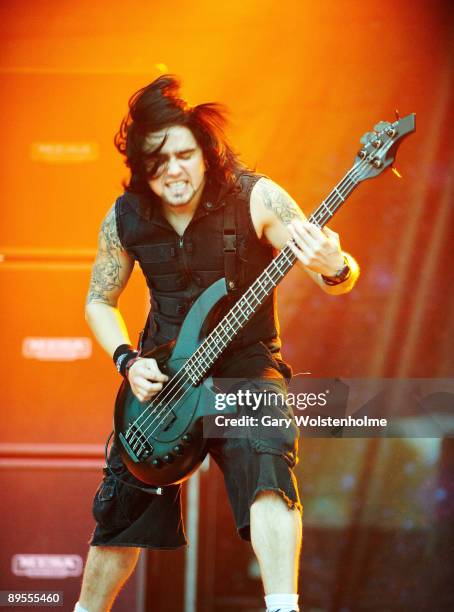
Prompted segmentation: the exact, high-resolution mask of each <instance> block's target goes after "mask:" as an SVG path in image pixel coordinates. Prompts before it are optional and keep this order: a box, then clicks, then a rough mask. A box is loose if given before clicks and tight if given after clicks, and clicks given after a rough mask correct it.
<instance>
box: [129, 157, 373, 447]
mask: <svg viewBox="0 0 454 612" xmlns="http://www.w3.org/2000/svg"><path fill="white" fill-rule="evenodd" d="M363 163H364V160H362V162H359V163H358V164H356V165H355V166H353V167H352V168H351V169H350V170H349V171H348V172H347V173H346V175H345V176H344V178H343V179H342V180H341V181H340V182H339V183H338V186H336V187H335V188H334V189H333V192H336V193H337V196H338V198H339V199H340V200H341V201H344V200H345V198H344V197H343V195H345V194H344V191H345V193H347V191H348V190H349V189H350V190H352V189H353V188H354V187H355V186H356V184H357V179H358V175H357V171H358V170H359V169H360V166H361V165H363ZM355 174H356V176H355ZM347 181H349V182H351V183H352V185H345V184H344V183H346V182H347ZM338 187H339V188H340V189H341V191H342V192H343V195H341V194H340V192H339V189H338ZM330 198H331V199H330ZM332 200H336V197H335V196H334V193H333V195H332V196H329V197H328V198H326V200H324V201H323V202H322V204H321V205H320V206H319V208H318V209H317V211H316V212H315V213H314V215H312V216H311V218H310V220H311V221H312V222H315V223H316V225H318V226H319V227H320V223H321V224H322V225H323V224H324V223H326V221H327V220H329V218H330V217H332V216H333V212H332V211H333V210H335V208H334V209H331V208H330V207H329V205H330V204H332ZM321 206H324V207H325V208H326V210H327V213H323V212H322V210H320V208H321ZM317 213H318V215H320V219H317ZM320 213H321V214H320ZM326 214H328V217H327V218H326V219H325V218H324V217H326ZM287 248H288V247H287ZM281 253H282V251H281ZM288 256H290V258H291V261H290V267H289V268H288V269H287V270H285V271H284V273H283V274H282V270H281V269H278V270H277V272H278V277H277V278H278V280H279V277H280V278H283V276H285V274H286V273H287V272H288V270H289V269H290V268H291V267H292V266H293V264H294V261H295V259H296V257H295V256H294V255H293V252H290V253H289V254H285V257H286V259H287V257H288ZM278 259H279V257H276V258H275V260H274V262H276V261H277V260H278ZM286 263H287V264H288V261H287V262H286ZM275 272H276V270H273V272H272V273H273V274H274V273H275ZM265 273H266V276H269V275H268V273H267V269H265V270H264V271H263V272H262V274H261V275H260V276H259V277H258V279H257V280H256V281H255V282H254V285H255V284H256V283H257V282H259V284H260V286H261V290H262V291H263V292H264V295H267V290H266V289H265V290H264V289H263V286H262V283H261V277H262V276H265ZM271 281H272V284H274V282H275V281H274V280H273V279H271ZM254 285H253V286H254ZM248 292H249V290H248V291H247V292H246V293H248ZM252 293H253V292H252ZM245 295H246V294H245ZM245 295H243V296H242V298H243V299H244V298H245ZM253 296H254V297H255V298H256V299H257V296H256V295H255V294H254V293H253ZM261 299H262V297H261V296H260V297H259V300H258V304H259V305H260V303H261V301H260V300H261ZM244 301H245V302H246V303H247V301H248V300H247V299H244ZM239 303H241V300H239V302H237V304H236V305H234V306H233V307H232V310H231V311H229V313H228V314H230V313H231V312H232V311H233V310H234V309H235V307H236V306H237V305H238V304H239ZM235 319H236V317H235ZM236 320H237V319H236ZM217 327H222V321H221V323H220V324H219V325H218V326H217ZM240 329H241V324H240V326H239V327H238V329H236V330H235V329H234V333H235V334H236V333H237V332H238V331H239V330H240ZM222 331H225V330H222ZM218 335H219V334H218ZM218 340H221V342H222V339H221V338H218ZM207 341H208V338H206V339H205V341H204V342H203V343H202V344H201V345H200V346H199V347H198V349H197V350H196V351H195V352H194V354H193V355H192V357H191V358H190V359H193V358H194V357H196V354H197V353H198V352H203V351H202V349H203V348H204V346H203V345H204V344H205V343H207ZM229 342H230V340H228V341H227V344H228V343H229ZM227 344H226V345H225V346H227ZM225 346H223V347H222V349H221V353H222V350H223V349H224V348H225ZM216 348H218V347H216ZM199 357H200V356H197V357H196V359H195V361H197V359H198V358H199ZM218 357H219V355H218V356H216V357H215V359H217V358H218ZM203 365H206V364H201V363H200V362H199V367H202V371H201V372H199V373H198V374H199V375H200V374H202V375H203V374H204V372H203ZM209 367H211V366H210V365H209ZM195 370H197V367H196V368H195ZM193 373H194V372H193ZM196 373H197V372H196ZM179 374H181V376H180V377H179V378H180V380H178V375H179ZM185 375H188V376H189V378H191V372H190V368H187V363H186V364H185V365H184V366H182V368H181V369H180V370H179V371H178V372H177V373H176V374H175V375H174V377H173V379H172V381H171V382H172V383H173V386H172V387H171V388H170V389H169V390H167V389H166V391H168V392H167V393H166V394H165V395H164V397H158V398H155V399H154V401H152V402H151V403H150V404H149V406H147V407H146V408H145V409H144V410H143V412H142V414H141V415H139V417H138V418H137V419H136V421H135V422H134V424H133V425H135V426H136V427H140V428H141V431H140V434H139V435H143V436H146V435H147V433H148V430H149V429H150V427H152V426H153V424H154V423H155V422H156V420H157V419H159V417H160V414H161V413H162V411H163V410H164V411H165V407H164V408H163V409H161V410H160V411H159V412H158V414H157V415H156V418H154V419H152V422H151V423H150V424H148V426H147V428H146V429H145V430H144V431H143V430H142V427H143V426H144V425H145V424H146V422H147V421H148V419H149V418H150V417H152V416H153V415H154V413H155V412H156V410H157V409H158V408H159V403H160V402H163V401H167V402H168V401H169V399H168V396H169V394H171V393H172V392H173V391H174V389H175V386H176V385H177V384H178V383H180V382H181V380H182V379H184V377H185ZM190 388H191V387H189V389H186V391H184V389H183V388H181V386H180V388H179V389H177V391H176V394H178V393H179V392H181V391H184V392H183V395H182V396H181V397H180V398H178V399H176V400H175V403H174V405H173V406H172V410H173V409H174V408H175V404H177V403H178V402H180V401H181V400H182V399H183V397H184V396H185V395H186V393H187V392H188V391H189V390H190ZM156 399H158V400H159V401H158V403H157V404H156V405H155V406H154V409H153V410H152V411H151V412H150V413H149V414H148V415H146V416H145V417H144V413H145V410H148V409H149V408H150V407H151V406H153V404H154V403H155V402H156ZM167 415H168V413H167V414H166V415H165V416H164V418H163V419H161V421H160V422H159V423H158V425H157V426H156V428H155V429H154V430H153V432H152V433H151V435H153V433H154V432H155V431H156V429H157V428H158V427H159V426H160V425H161V424H162V422H163V421H164V420H165V418H166V417H167ZM141 417H144V421H143V422H142V423H140V425H139V424H138V422H139V420H140V419H141ZM134 433H135V435H134ZM134 433H133V435H132V436H131V440H130V441H131V442H132V443H133V444H134V446H135V447H136V446H137V444H139V445H140V446H143V445H142V443H141V442H140V440H139V439H137V433H138V432H134ZM134 438H136V439H135V440H134Z"/></svg>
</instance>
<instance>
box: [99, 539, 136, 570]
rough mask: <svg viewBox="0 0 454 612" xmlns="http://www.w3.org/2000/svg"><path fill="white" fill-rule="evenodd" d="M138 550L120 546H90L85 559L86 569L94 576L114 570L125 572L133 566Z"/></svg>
mask: <svg viewBox="0 0 454 612" xmlns="http://www.w3.org/2000/svg"><path fill="white" fill-rule="evenodd" d="M139 553H140V548H130V547H120V546H92V547H91V549H90V552H89V555H88V559H87V568H90V569H91V571H92V572H93V573H95V574H104V573H109V572H111V571H112V570H113V569H114V568H115V569H116V570H117V571H118V570H126V569H128V568H129V567H131V566H133V565H135V563H136V561H137V558H138V556H139Z"/></svg>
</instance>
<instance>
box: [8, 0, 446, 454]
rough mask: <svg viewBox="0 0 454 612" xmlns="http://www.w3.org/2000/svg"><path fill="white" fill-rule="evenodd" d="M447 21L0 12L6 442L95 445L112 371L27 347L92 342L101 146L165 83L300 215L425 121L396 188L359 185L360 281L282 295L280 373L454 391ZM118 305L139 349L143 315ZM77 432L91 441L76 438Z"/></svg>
mask: <svg viewBox="0 0 454 612" xmlns="http://www.w3.org/2000/svg"><path fill="white" fill-rule="evenodd" d="M449 4H450V3H442V2H437V1H433V2H427V1H424V0H414V1H413V2H412V3H411V5H410V4H409V3H408V2H404V1H397V2H396V1H389V0H384V1H381V2H379V3H369V4H368V3H364V2H359V1H355V0H344V1H343V2H321V3H313V2H308V1H296V0H293V1H287V2H275V1H270V0H262V1H261V2H256V1H251V0H241V1H239V0H234V1H232V2H229V3H228V4H225V3H213V2H212V1H210V2H208V1H207V0H202V1H199V2H197V3H194V2H188V1H173V2H145V0H143V1H142V0H131V1H130V2H128V3H123V2H119V1H118V0H115V1H110V2H107V1H103V2H91V1H90V2H89V1H88V0H74V1H73V2H61V1H57V0H41V1H40V2H39V3H37V2H34V1H32V0H22V1H19V0H11V1H9V2H3V3H1V6H0V34H1V43H0V44H1V48H2V53H1V59H0V78H1V80H2V84H3V88H2V90H3V95H2V97H1V99H0V106H1V113H2V117H3V121H2V124H3V125H2V128H3V134H4V136H5V138H4V139H3V147H2V157H3V161H2V165H1V179H2V191H3V198H2V200H3V201H2V224H1V230H0V245H1V252H2V253H3V255H4V259H3V261H2V263H1V265H0V274H1V286H2V292H3V300H2V323H3V328H4V331H3V343H4V350H3V351H1V360H2V366H1V367H2V371H3V372H4V373H7V374H8V375H7V376H6V377H5V383H4V389H3V400H4V404H5V407H6V408H7V409H8V411H9V415H10V416H9V418H8V420H7V423H6V424H5V426H4V431H3V439H4V440H6V441H11V442H34V441H41V442H55V441H59V442H73V441H80V442H82V441H83V442H100V441H102V440H103V439H104V435H105V432H106V431H107V430H108V429H109V426H110V420H111V406H112V400H113V397H114V389H115V385H116V383H117V377H116V373H115V372H114V371H113V368H112V365H111V363H110V360H109V359H108V358H107V357H106V356H105V355H104V354H102V352H101V349H99V348H97V347H96V346H94V345H93V352H92V355H91V357H89V358H80V359H76V360H72V361H60V360H42V359H37V358H36V357H33V356H26V355H24V348H23V347H24V340H25V339H27V338H28V339H30V338H38V339H39V338H48V339H49V338H50V339H55V338H62V337H64V338H87V337H90V333H89V331H88V329H87V327H86V325H85V322H84V320H83V304H84V299H85V294H86V287H87V284H88V279H89V269H90V263H91V261H92V259H93V256H94V250H95V246H96V237H97V230H98V227H99V224H100V222H101V219H102V217H103V216H104V214H105V212H106V210H107V209H108V207H109V206H110V205H111V203H112V202H113V200H114V198H115V197H116V196H117V195H118V194H119V193H120V192H121V179H122V178H124V177H125V176H126V172H125V168H124V166H123V164H122V160H121V158H120V157H119V155H118V154H117V152H116V151H115V149H114V147H113V144H112V139H113V134H114V132H115V131H116V129H117V127H118V125H119V122H120V120H121V117H122V116H123V114H124V113H125V111H126V108H127V106H126V103H127V99H128V98H129V96H130V95H131V94H132V93H133V92H134V91H135V90H136V89H138V88H139V87H141V86H143V85H145V84H147V83H148V82H150V81H151V80H153V79H154V78H155V77H157V76H158V75H159V74H160V73H162V72H166V71H169V72H172V73H175V74H177V75H179V76H181V77H182V79H183V83H184V90H183V93H184V95H185V96H186V97H187V98H188V99H189V101H190V102H191V103H198V102H203V101H209V100H216V101H221V102H224V103H225V104H226V105H227V106H228V107H229V108H230V110H231V119H232V123H231V129H230V138H231V140H232V142H233V143H234V145H235V148H236V149H237V150H238V151H240V152H241V153H242V157H243V159H244V161H245V162H246V163H248V164H249V165H250V166H252V167H254V168H256V169H257V170H258V171H260V172H263V173H265V174H268V175H269V176H271V177H272V178H273V179H275V180H276V181H277V182H279V183H280V184H281V185H282V186H284V187H285V188H286V189H287V190H288V191H289V192H290V193H291V194H292V195H293V196H294V197H295V198H296V199H297V201H298V202H299V203H300V204H301V207H302V208H303V210H304V211H305V212H306V213H307V214H309V213H310V212H311V211H312V210H313V209H314V208H315V207H316V206H317V205H318V204H319V202H320V201H321V200H322V198H323V197H324V196H325V195H326V194H327V193H328V192H329V191H330V190H331V188H332V186H334V184H335V183H336V182H337V181H338V180H339V179H340V178H341V176H343V174H344V173H345V171H346V170H347V169H348V168H349V167H350V166H351V164H352V163H353V159H354V155H355V152H356V150H357V149H358V147H359V143H358V139H359V137H360V136H361V135H362V134H363V133H364V132H366V131H368V130H370V129H371V128H372V126H373V125H374V124H375V123H376V122H377V121H378V120H379V119H393V118H394V109H395V108H398V109H399V110H400V112H401V114H402V115H405V114H407V113H410V112H416V114H417V133H416V135H413V136H411V138H410V139H409V140H408V141H406V142H405V144H404V146H403V147H402V149H401V151H400V153H399V158H398V160H397V167H398V168H399V170H400V172H401V173H402V174H403V179H402V180H398V179H397V178H396V177H395V176H394V175H393V174H391V173H386V174H385V175H383V176H381V177H380V178H378V179H377V180H375V181H368V182H366V183H364V184H362V185H361V186H360V188H359V189H358V190H357V191H356V192H355V193H354V195H353V196H352V198H351V200H350V201H349V203H348V204H347V205H346V206H345V207H344V209H343V210H342V211H341V212H340V213H339V216H338V218H336V219H335V220H334V221H333V223H332V224H331V226H332V227H333V229H335V230H336V231H338V232H339V233H340V234H341V238H342V244H343V246H344V248H345V249H346V250H348V251H350V252H352V253H353V254H354V255H355V256H356V257H357V259H358V260H359V262H360V264H361V266H362V277H361V280H360V282H359V284H358V286H357V288H356V289H355V291H354V292H353V293H351V294H350V295H347V296H343V297H338V298H332V297H329V296H326V295H325V294H323V293H322V292H321V291H319V290H318V289H317V288H316V287H315V286H313V285H312V284H311V282H310V281H309V280H307V279H306V278H305V276H304V274H303V273H301V272H299V271H297V270H294V271H292V273H291V274H290V276H289V277H288V278H287V279H286V280H285V282H284V285H283V287H282V289H281V292H280V304H281V311H280V314H281V325H282V332H283V337H284V342H285V350H284V354H285V356H286V357H287V358H288V359H289V360H290V361H291V362H292V363H293V365H294V366H295V369H296V370H297V371H301V370H303V371H307V370H310V371H311V372H313V373H314V374H315V375H318V376H324V375H336V376H355V377H360V376H426V377H429V376H435V377H436V376H451V375H452V372H453V365H454V359H453V351H452V349H451V345H452V340H451V338H452V335H453V332H454V315H453V312H454V310H453V308H452V298H453V286H454V284H453V280H454V279H453V276H454V275H453V266H452V246H451V245H452V232H451V226H452V205H451V201H452V187H453V176H454V173H453V171H452V170H453V160H454V157H453V144H452V138H451V137H450V135H449V134H450V132H451V131H452V127H451V126H452V122H451V119H452V109H453V108H454V104H453V95H452V94H453V84H452V75H453V66H452V58H453V55H454V54H453V46H452V40H453V36H452V29H451V30H450V27H451V24H452V23H453V21H454V20H453V19H452V9H451V8H450V6H449ZM146 302H147V297H146V292H145V287H144V284H143V283H142V281H141V278H140V276H136V277H135V278H134V280H133V283H132V285H131V287H130V288H128V291H127V293H126V295H125V297H124V298H123V300H122V308H123V309H124V312H125V315H126V319H127V322H128V325H129V327H130V330H131V334H132V337H135V336H136V335H137V333H138V331H139V330H140V327H141V324H142V322H143V320H144V316H145V312H146ZM87 416H90V417H91V421H90V423H91V425H90V427H87V420H86V419H87Z"/></svg>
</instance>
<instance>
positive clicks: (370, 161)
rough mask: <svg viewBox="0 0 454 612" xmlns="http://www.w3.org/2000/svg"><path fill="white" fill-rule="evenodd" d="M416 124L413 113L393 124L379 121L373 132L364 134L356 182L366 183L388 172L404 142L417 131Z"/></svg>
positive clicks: (355, 170) (356, 167) (355, 173)
mask: <svg viewBox="0 0 454 612" xmlns="http://www.w3.org/2000/svg"><path fill="white" fill-rule="evenodd" d="M415 123H416V115H415V113H411V114H410V115H407V116H406V117H402V118H401V119H400V118H397V119H396V121H394V122H393V123H389V122H388V121H379V122H378V123H377V125H375V126H374V131H373V132H367V133H366V134H364V136H363V137H362V138H361V140H360V142H361V144H362V145H363V146H362V148H361V149H360V150H359V151H358V154H357V156H356V158H355V164H354V166H353V172H354V177H355V180H357V181H358V182H359V181H364V180H366V179H368V178H373V177H374V176H378V175H379V174H381V173H382V172H383V170H386V168H388V166H390V165H391V164H392V163H393V162H394V160H395V158H396V154H397V149H398V147H399V145H400V143H401V142H402V140H403V139H404V138H405V137H406V136H408V135H409V134H411V133H412V132H414V131H415V129H416V125H415Z"/></svg>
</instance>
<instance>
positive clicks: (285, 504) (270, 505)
mask: <svg viewBox="0 0 454 612" xmlns="http://www.w3.org/2000/svg"><path fill="white" fill-rule="evenodd" d="M271 509H272V510H273V511H285V510H287V511H288V510H299V511H300V513H302V508H301V505H300V504H299V503H297V502H294V501H292V500H291V499H290V498H288V497H287V496H286V495H284V493H283V492H281V491H274V490H264V491H259V492H258V493H257V495H256V496H255V498H254V501H253V502H252V505H251V513H252V512H262V511H263V512H268V511H270V510H271Z"/></svg>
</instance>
